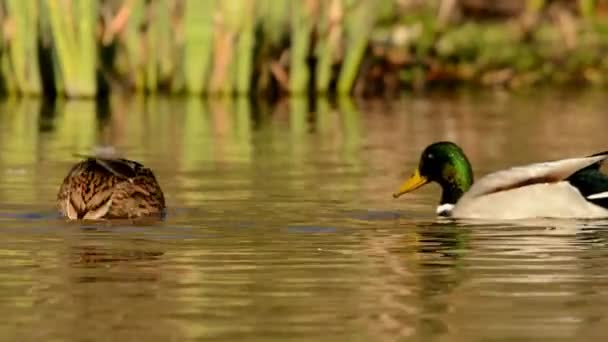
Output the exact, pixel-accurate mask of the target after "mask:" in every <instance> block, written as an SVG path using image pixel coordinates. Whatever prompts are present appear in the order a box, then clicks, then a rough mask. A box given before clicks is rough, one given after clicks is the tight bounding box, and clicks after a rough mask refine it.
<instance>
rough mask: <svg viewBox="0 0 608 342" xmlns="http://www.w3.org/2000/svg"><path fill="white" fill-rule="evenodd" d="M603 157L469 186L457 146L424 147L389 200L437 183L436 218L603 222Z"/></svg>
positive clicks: (541, 166) (510, 172)
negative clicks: (583, 220)
mask: <svg viewBox="0 0 608 342" xmlns="http://www.w3.org/2000/svg"><path fill="white" fill-rule="evenodd" d="M607 158H608V151H607V152H602V153H598V154H594V155H592V156H589V157H581V158H571V159H563V160H557V161H551V162H544V163H536V164H530V165H524V166H517V167H513V168H510V169H506V170H501V171H497V172H494V173H491V174H488V175H486V176H485V177H483V178H481V179H480V180H479V181H477V182H475V183H474V184H473V171H472V170H471V164H470V163H469V160H468V159H467V157H466V156H465V154H464V152H463V151H462V149H461V148H460V147H458V145H456V144H454V143H452V142H438V143H434V144H432V145H430V146H428V147H427V148H426V149H425V150H424V151H423V152H422V155H421V157H420V162H419V164H418V168H417V169H416V170H415V171H414V173H413V175H412V176H411V177H410V178H409V179H408V180H407V181H406V182H405V183H403V185H402V186H401V188H400V189H399V192H397V193H395V194H394V195H393V197H395V198H397V197H399V196H401V195H403V194H405V193H408V192H410V191H413V190H416V189H418V188H419V187H421V186H423V185H425V184H427V183H429V182H437V183H439V185H440V186H441V189H442V195H441V201H440V203H439V206H438V207H437V214H438V215H442V216H451V217H456V218H484V219H516V218H531V217H546V218H550V217H562V218H565V217H569V218H598V217H608V176H606V175H605V174H603V173H601V172H600V166H601V163H602V161H604V160H605V159H607Z"/></svg>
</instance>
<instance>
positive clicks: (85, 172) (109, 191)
mask: <svg viewBox="0 0 608 342" xmlns="http://www.w3.org/2000/svg"><path fill="white" fill-rule="evenodd" d="M84 157H85V158H86V159H85V160H84V161H81V162H79V163H78V164H76V165H75V166H74V167H72V169H71V170H70V172H69V173H68V175H67V176H66V177H65V179H64V180H63V184H61V187H60V188H59V193H58V194H57V207H58V208H59V211H60V212H61V214H62V215H63V216H65V217H67V218H69V219H71V220H76V219H86V220H97V219H124V218H138V217H144V216H152V217H154V216H156V217H162V216H163V215H164V211H165V198H164V196H163V192H162V190H161V188H160V186H159V185H158V183H157V182H156V178H154V174H153V173H152V171H151V170H150V169H148V168H146V167H144V166H143V165H141V164H140V163H137V162H134V161H132V160H127V159H118V158H98V157H90V156H84Z"/></svg>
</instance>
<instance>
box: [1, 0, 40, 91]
mask: <svg viewBox="0 0 608 342" xmlns="http://www.w3.org/2000/svg"><path fill="white" fill-rule="evenodd" d="M4 5H5V6H6V9H7V11H8V16H6V17H5V18H4V22H5V23H8V24H9V27H10V29H9V30H10V32H7V34H8V35H10V39H9V40H8V44H7V46H6V49H7V50H8V56H7V57H8V61H7V63H8V64H10V67H8V68H7V70H6V71H8V72H9V73H10V74H8V75H10V76H9V78H10V79H11V81H12V82H14V87H15V89H14V90H16V91H18V92H19V93H22V94H39V93H40V92H41V91H42V84H41V81H40V73H39V72H38V55H37V52H38V51H37V43H38V42H37V38H38V31H37V28H38V26H37V25H38V7H37V6H36V3H35V2H34V1H23V0H6V1H4ZM8 75H7V76H8Z"/></svg>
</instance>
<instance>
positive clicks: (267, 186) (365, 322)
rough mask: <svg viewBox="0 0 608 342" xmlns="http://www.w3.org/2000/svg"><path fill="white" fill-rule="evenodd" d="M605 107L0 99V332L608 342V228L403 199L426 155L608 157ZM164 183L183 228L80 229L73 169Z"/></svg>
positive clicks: (567, 101)
mask: <svg viewBox="0 0 608 342" xmlns="http://www.w3.org/2000/svg"><path fill="white" fill-rule="evenodd" d="M604 108H606V100H605V99H604V96H603V94H600V93H592V92H586V93H557V92H543V93H540V94H538V93H534V94H518V95H505V94H500V93H484V94H474V93H465V94H458V95H453V94H449V95H448V94H440V95H432V96H424V97H404V98H400V99H398V100H394V101H389V102H381V101H370V102H361V101H352V100H348V99H338V100H335V101H333V100H332V101H328V100H323V99H316V100H315V101H314V102H310V101H307V100H305V99H294V100H291V101H285V102H281V103H278V104H276V105H272V106H271V105H269V104H266V103H263V102H253V103H251V102H249V101H248V100H246V99H238V100H228V99H216V100H201V99H198V98H185V99H166V98H151V99H144V98H128V99H127V98H120V97H114V98H111V99H109V100H108V101H107V102H98V103H94V102H88V101H67V102H65V101H58V102H57V103H44V102H41V101H37V100H7V101H5V102H2V103H1V104H0V176H1V177H0V231H1V232H2V237H3V238H2V242H1V243H0V255H1V256H2V258H3V261H4V262H3V263H2V265H0V278H1V281H0V310H1V311H2V312H3V313H4V320H2V322H1V323H0V334H1V336H3V337H6V339H10V340H34V339H44V340H52V339H57V340H63V339H67V338H69V337H74V336H78V337H79V338H81V339H83V340H124V339H135V338H138V339H141V340H143V339H150V340H163V341H165V340H187V339H193V340H197V339H201V338H217V339H222V340H229V341H232V340H235V339H238V338H247V340H264V341H266V340H269V339H275V340H285V339H286V338H290V339H296V340H297V339H300V340H318V339H327V340H368V339H369V340H393V339H395V338H399V337H412V338H415V339H423V340H424V339H427V338H432V337H436V338H447V339H450V340H462V341H470V340H484V339H499V338H501V339H508V340H511V339H524V340H542V339H549V338H555V339H563V340H572V339H573V338H575V337H576V338H577V339H583V340H587V341H591V340H598V341H599V340H601V338H602V336H603V335H604V331H605V329H604V327H605V324H606V323H607V321H608V319H607V317H608V316H607V315H606V313H605V310H604V308H605V307H606V304H608V266H606V265H608V253H607V252H606V246H607V238H608V233H606V232H607V231H608V222H575V221H571V222H566V221H560V222H556V221H535V222H533V221H526V222H518V223H517V224H514V223H510V224H506V223H505V224H486V225H474V224H470V223H466V222H462V223H454V222H449V221H442V220H435V218H434V217H433V211H434V205H435V204H436V201H437V199H438V189H437V188H436V187H432V186H431V187H427V188H424V189H421V190H420V191H418V192H416V193H413V194H408V195H407V196H405V197H404V198H402V199H400V200H397V201H396V200H393V199H392V197H391V194H392V192H393V191H394V190H395V186H397V185H398V184H399V183H400V181H401V180H402V178H403V177H404V176H406V175H407V172H408V171H409V170H410V169H411V168H412V167H413V166H414V165H415V164H416V162H417V158H418V156H419V153H420V151H421V149H422V148H424V147H425V146H426V145H427V144H429V143H430V142H432V141H436V140H439V139H451V140H455V141H457V142H458V143H459V144H461V145H462V146H463V148H464V149H465V151H467V153H468V154H469V156H470V159H471V160H472V162H473V167H474V170H475V172H477V173H478V174H483V173H486V172H489V171H491V170H494V169H497V168H500V167H505V166H508V165H513V164H517V163H524V162H531V161H537V160H546V159H552V158H562V157H566V156H572V155H578V154H589V153H592V152H596V151H600V150H605V149H607V145H608V139H607V138H606V135H605V128H606V127H608V116H606V115H605V113H604ZM108 146H112V147H114V148H115V149H116V150H117V151H118V152H119V153H121V154H123V155H125V156H128V157H129V158H133V159H136V160H140V161H142V162H144V163H145V164H147V165H149V166H150V167H152V168H153V169H154V170H155V172H156V173H157V176H158V179H159V181H160V183H161V184H162V186H163V188H164V190H165V193H166V197H167V205H168V206H169V213H168V217H167V220H166V221H164V222H148V223H146V224H143V223H142V224H137V225H133V224H129V223H128V222H119V223H103V222H102V223H87V224H82V223H67V222H64V221H63V220H60V219H59V218H57V216H56V214H55V211H54V198H55V195H56V191H57V188H58V185H59V183H60V181H61V179H62V178H63V176H64V175H65V173H66V172H67V170H68V168H69V166H70V165H71V164H72V163H73V162H74V161H75V160H74V157H73V156H72V154H73V153H91V152H92V151H94V150H95V149H96V148H104V147H108Z"/></svg>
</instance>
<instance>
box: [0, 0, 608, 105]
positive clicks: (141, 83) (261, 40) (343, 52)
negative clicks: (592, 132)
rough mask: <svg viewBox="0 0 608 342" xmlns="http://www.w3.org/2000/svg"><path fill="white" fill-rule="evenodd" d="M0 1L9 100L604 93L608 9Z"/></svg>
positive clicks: (533, 4)
mask: <svg viewBox="0 0 608 342" xmlns="http://www.w3.org/2000/svg"><path fill="white" fill-rule="evenodd" d="M0 1H1V4H2V6H1V8H0V9H1V11H0V22H1V23H2V42H1V53H0V58H1V64H0V81H1V82H0V91H1V92H2V93H3V94H6V95H8V96H14V95H33V96H39V95H44V96H51V97H53V96H55V95H58V96H62V97H64V96H65V97H69V98H81V97H82V98H87V97H95V96H100V95H104V94H108V93H110V92H119V93H124V92H133V93H140V94H156V93H158V94H187V95H214V96H215V95H227V96H232V95H236V94H239V95H259V96H263V97H270V98H277V97H279V96H283V95H301V94H310V95H312V94H319V95H324V94H330V95H336V94H337V95H344V94H353V95H356V96H377V95H386V94H393V93H398V92H400V91H402V90H404V89H406V90H413V91H418V90H423V89H428V88H432V87H445V86H449V87H454V86H468V85H472V86H480V87H500V88H519V87H525V86H532V85H541V84H558V85H570V84H576V85H580V84H589V85H595V86H603V85H606V84H608V54H606V52H608V0H510V1H491V0H378V1H372V0H300V1H290V0H232V1H219V0H204V1H201V0H87V1H77V0H0Z"/></svg>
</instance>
